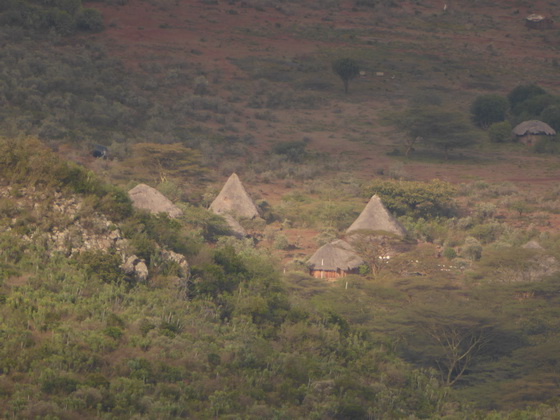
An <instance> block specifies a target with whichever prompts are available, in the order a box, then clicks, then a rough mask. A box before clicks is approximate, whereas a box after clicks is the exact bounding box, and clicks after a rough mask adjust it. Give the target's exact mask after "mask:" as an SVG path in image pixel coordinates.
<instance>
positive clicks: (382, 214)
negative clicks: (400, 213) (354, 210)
mask: <svg viewBox="0 0 560 420" xmlns="http://www.w3.org/2000/svg"><path fill="white" fill-rule="evenodd" d="M356 231H385V232H390V233H393V234H395V235H397V236H401V237H402V236H405V235H406V230H405V228H404V227H403V226H402V225H401V224H400V223H399V222H398V221H397V219H395V217H394V216H393V215H392V214H391V213H390V212H389V210H387V207H385V205H384V204H383V203H382V201H381V199H380V198H379V196H378V195H377V194H375V195H374V196H373V197H371V199H370V200H369V203H367V205H366V207H365V208H364V209H363V210H362V212H361V213H360V215H359V216H358V218H357V219H356V220H355V221H354V223H352V225H351V226H350V227H349V228H348V230H347V231H346V233H352V232H356Z"/></svg>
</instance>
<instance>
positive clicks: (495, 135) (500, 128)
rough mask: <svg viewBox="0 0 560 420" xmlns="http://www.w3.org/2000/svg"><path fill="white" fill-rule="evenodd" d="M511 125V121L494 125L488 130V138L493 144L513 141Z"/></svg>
mask: <svg viewBox="0 0 560 420" xmlns="http://www.w3.org/2000/svg"><path fill="white" fill-rule="evenodd" d="M511 130H512V127H511V124H510V123H509V121H502V122H497V123H494V124H492V125H491V126H490V128H488V138H489V139H490V141H491V142H493V143H505V142H508V141H511V140H512V139H513V136H512V134H511Z"/></svg>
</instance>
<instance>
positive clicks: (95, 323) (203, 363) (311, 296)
mask: <svg viewBox="0 0 560 420" xmlns="http://www.w3.org/2000/svg"><path fill="white" fill-rule="evenodd" d="M0 146H1V150H2V153H1V156H2V165H1V179H2V183H1V185H2V187H1V191H2V200H1V205H2V209H3V211H2V218H1V219H0V231H1V233H0V244H1V247H2V259H1V261H0V316H1V318H0V320H1V322H0V334H1V335H2V341H1V344H0V352H1V355H0V391H1V392H0V395H1V398H0V410H1V412H2V415H3V416H5V417H13V418H34V417H49V416H50V417H51V418H53V417H54V418H72V417H76V416H78V417H81V418H130V417H133V416H145V417H148V418H193V417H197V418H214V417H228V416H231V417H232V418H237V417H242V418H255V419H256V418H262V417H263V416H272V417H277V418H317V419H325V418H333V419H334V418H336V419H346V418H348V419H350V418H352V419H356V418H371V417H376V418H402V417H407V416H409V415H414V416H416V417H417V418H435V417H440V416H445V415H447V416H451V418H463V417H464V416H465V415H466V413H470V414H469V415H472V413H473V411H472V408H470V407H471V406H470V405H469V404H468V403H467V401H476V406H475V408H476V409H479V410H480V411H477V412H476V413H477V414H476V417H477V418H510V415H506V414H503V415H502V414H498V413H494V414H490V415H488V416H489V417H487V414H486V413H487V411H486V410H488V409H489V408H492V407H494V408H499V409H501V410H505V409H510V410H511V409H514V408H518V409H520V410H522V411H518V412H515V413H513V414H511V418H517V417H516V416H529V417H528V418H533V417H531V416H534V418H538V417H537V416H539V415H544V416H547V415H550V413H555V412H556V411H555V410H556V408H555V407H554V406H548V405H545V406H542V407H536V408H533V409H531V410H529V411H527V410H525V409H524V405H525V404H526V403H528V402H531V403H533V404H534V403H536V402H543V403H547V402H549V401H552V399H553V398H554V396H555V392H556V385H555V384H556V383H557V381H558V380H560V377H559V375H560V373H559V372H557V371H556V369H555V366H556V361H557V357H558V354H559V353H558V348H557V345H556V343H557V339H558V332H557V331H559V325H557V322H556V321H555V320H556V319H560V318H559V316H558V315H559V314H558V310H559V309H558V308H560V305H559V303H560V302H557V298H558V296H559V292H560V289H559V285H558V282H557V275H553V276H552V277H548V278H545V279H544V280H541V281H539V282H526V281H523V279H531V278H533V277H532V274H531V273H534V272H535V270H536V271H537V272H538V270H539V269H540V268H541V267H542V266H543V264H544V261H548V264H552V265H554V264H556V263H554V262H550V255H551V253H552V255H558V250H559V248H558V247H557V238H555V237H550V238H549V239H547V240H546V238H544V239H543V244H544V245H545V246H547V248H548V251H542V250H533V249H527V250H524V249H521V248H519V247H518V245H517V244H520V243H522V241H524V240H527V238H528V237H531V235H532V234H531V233H530V232H517V233H515V232H511V231H510V232H506V231H505V230H504V229H505V227H503V226H502V227H500V226H499V225H497V224H496V222H493V221H492V218H493V213H494V209H492V208H491V207H490V206H487V207H486V208H482V207H480V208H478V210H477V213H476V214H477V219H468V218H463V219H456V218H451V219H447V220H448V222H445V223H442V220H443V219H441V218H442V217H447V218H449V217H450V216H453V215H455V214H457V211H458V209H456V208H454V206H452V204H451V203H452V201H451V200H452V197H453V195H456V194H461V195H466V196H469V195H471V196H472V195H473V194H485V195H486V197H487V198H488V197H492V196H493V195H494V194H495V193H497V191H498V190H496V189H495V188H494V187H490V186H489V185H482V184H480V185H478V186H475V187H472V189H470V190H469V189H466V190H462V191H457V190H456V189H455V188H452V187H451V186H450V185H449V184H445V183H434V184H433V185H432V184H427V185H422V184H421V183H406V182H400V183H395V182H393V183H391V182H385V183H383V182H381V183H380V182H375V183H371V184H370V185H368V186H367V188H366V187H364V188H365V190H364V192H365V193H366V194H368V195H369V194H371V193H372V192H376V193H378V194H380V195H382V196H386V197H393V198H394V199H395V202H394V203H393V204H390V205H391V206H395V209H398V208H401V209H402V210H401V212H402V213H403V214H405V215H406V217H409V218H410V219H407V220H409V221H410V222H409V223H413V224H410V225H409V229H410V230H411V234H412V235H421V234H423V232H424V233H426V232H429V231H430V229H432V231H431V234H432V235H434V236H433V237H432V239H431V240H433V241H435V242H439V243H443V244H444V245H445V246H446V247H447V248H446V249H449V250H452V249H453V247H456V244H458V243H461V235H463V239H462V240H463V241H464V244H463V245H462V249H461V250H460V251H459V252H460V253H461V255H460V256H459V257H457V256H456V255H452V253H449V252H448V253H445V257H444V259H436V258H435V256H434V255H433V248H430V247H428V248H426V247H419V248H417V249H412V250H410V251H409V252H406V253H404V254H402V255H400V256H398V257H396V258H395V259H392V260H391V261H390V262H388V263H386V264H385V266H380V267H379V269H378V270H376V271H375V273H372V274H371V275H370V277H357V276H355V277H349V278H347V279H346V280H345V281H348V284H349V285H347V284H345V281H342V282H340V283H338V284H335V285H333V286H330V287H329V286H326V285H325V284H324V283H322V284H316V283H314V281H312V280H311V278H309V277H307V275H306V274H305V273H302V272H301V271H294V272H291V273H289V274H288V276H282V275H281V274H280V271H279V270H278V268H277V263H275V262H274V260H273V259H271V258H270V257H269V256H267V253H266V252H265V251H264V252H263V251H262V250H259V249H255V248H254V247H253V246H252V245H251V244H249V243H246V242H243V241H234V242H231V241H227V240H223V241H221V240H219V241H218V246H215V247H211V246H209V245H208V244H205V242H204V237H203V236H198V237H196V236H192V235H191V236H189V235H188V234H187V233H186V232H187V230H185V229H188V228H189V226H191V228H192V225H190V224H189V222H188V220H187V219H185V220H182V221H181V220H179V221H171V220H168V219H162V218H159V217H154V216H148V215H146V214H142V213H139V214H137V213H135V212H133V211H132V209H131V208H130V203H129V202H128V199H126V198H121V197H123V196H122V193H120V191H119V190H118V189H114V188H113V187H109V186H107V185H106V184H104V183H102V182H101V181H99V180H98V179H97V177H96V176H95V175H93V174H92V173H91V172H88V171H87V170H85V169H83V168H80V167H77V166H75V165H72V164H69V163H67V162H63V161H60V160H59V159H58V158H56V157H55V155H54V154H52V153H51V152H49V151H48V150H46V149H45V148H44V146H42V145H41V144H40V143H39V142H37V141H34V140H29V139H27V140H26V139H19V140H10V139H2V141H1V142H0ZM8 188H9V189H8ZM30 188H35V189H37V188H39V189H40V190H41V194H43V197H48V196H49V195H51V194H55V193H56V191H59V192H61V193H62V194H64V195H65V196H67V197H70V196H71V195H73V194H77V197H80V198H79V199H80V200H82V201H83V203H90V204H88V205H89V206H92V207H91V208H93V209H94V210H95V211H100V212H104V213H105V214H106V215H108V216H109V217H110V218H112V219H113V221H114V223H115V224H116V226H118V227H120V228H121V229H122V230H123V233H124V234H125V236H126V237H128V238H130V239H129V240H130V246H132V247H134V249H135V250H136V252H137V253H138V255H141V256H143V257H144V258H145V259H146V260H147V261H148V263H149V265H150V267H151V268H152V269H151V274H150V278H149V279H148V281H147V283H139V282H136V281H135V280H134V278H132V277H129V276H128V277H127V275H126V274H125V273H123V271H122V270H121V269H120V267H119V266H120V258H119V257H118V256H117V255H115V254H114V253H111V250H110V249H108V250H107V252H91V251H89V252H84V253H82V254H79V255H77V256H75V257H71V258H68V257H67V256H65V255H64V254H63V253H60V252H57V251H56V250H54V249H49V247H45V246H44V245H41V242H40V241H37V240H33V241H30V240H28V239H27V240H26V239H25V237H24V236H22V232H23V231H22V230H21V229H25V232H26V235H33V237H34V238H38V237H40V236H41V235H43V236H44V235H48V234H49V231H52V230H53V229H58V226H59V224H60V223H63V220H62V219H61V220H58V221H57V220H56V219H52V218H51V219H45V217H46V216H47V214H45V213H42V212H43V211H44V210H42V209H40V208H37V209H33V208H25V207H21V203H20V201H19V200H21V199H22V198H24V197H26V196H28V195H29V194H30V192H29V189H30ZM480 191H482V193H480ZM504 192H505V190H504V189H503V188H502V190H501V192H500V194H503V193H504ZM22 194H23V195H22ZM509 194H515V191H513V190H510V192H509ZM498 196H499V195H498ZM44 199H46V198H44ZM46 200H47V201H48V199H46ZM388 201H389V203H391V202H390V200H388ZM399 206H400V207H399ZM397 211H398V210H397ZM450 211H451V213H449V212H450ZM420 216H423V217H426V218H427V219H429V220H439V223H437V225H439V227H440V228H439V230H433V229H434V228H435V226H436V225H435V224H434V225H432V226H431V228H428V227H427V225H426V223H427V222H426V221H425V220H426V219H422V217H420ZM77 217H78V218H82V219H83V223H85V220H86V217H88V218H90V219H89V220H90V221H91V220H92V219H91V218H92V217H95V213H78V216H77ZM433 217H440V219H433ZM403 220H404V219H403ZM422 220H424V222H422ZM90 223H91V222H90ZM442 226H443V228H442ZM465 228H467V229H469V234H470V235H472V236H471V237H466V238H465V236H464V235H465V233H464V229H465ZM179 232H183V233H182V234H179V235H178V233H179ZM198 232H199V233H198V235H202V233H203V231H202V230H200V231H198ZM461 232H463V233H461ZM474 237H477V238H479V239H478V242H477V240H476V239H474ZM473 241H475V242H474V243H473ZM500 241H501V242H502V243H503V242H504V241H509V245H508V246H505V247H504V245H499V243H500ZM44 243H45V244H46V243H48V242H44ZM481 243H482V244H486V245H481ZM159 247H164V248H168V249H172V250H175V251H177V252H181V253H183V254H184V255H188V256H189V258H190V259H191V261H192V266H191V276H190V278H189V279H188V280H187V281H178V278H177V277H176V271H175V270H176V267H173V266H169V265H168V266H161V265H159V264H161V262H158V260H157V258H156V256H157V252H156V251H155V250H156V248H159ZM542 258H545V259H544V260H543V259H542ZM547 258H548V259H547ZM415 261H416V262H415ZM446 267H448V268H446ZM508 269H509V270H511V271H510V272H508V271H507V270H508ZM523 273H525V274H523ZM513 274H515V275H518V276H519V275H521V276H522V279H519V280H514V279H513V278H512V275H513ZM371 276H375V280H373V277H371ZM349 302H352V304H351V305H349V304H348V303H349ZM441 302H446V304H445V305H442V304H441ZM542 378H547V379H546V382H543V381H542ZM512 387H515V389H516V392H515V393H512V389H513V388H512ZM456 402H461V403H460V404H459V405H457V404H456ZM464 413H465V414H464ZM539 413H541V414H539ZM543 413H544V414H543Z"/></svg>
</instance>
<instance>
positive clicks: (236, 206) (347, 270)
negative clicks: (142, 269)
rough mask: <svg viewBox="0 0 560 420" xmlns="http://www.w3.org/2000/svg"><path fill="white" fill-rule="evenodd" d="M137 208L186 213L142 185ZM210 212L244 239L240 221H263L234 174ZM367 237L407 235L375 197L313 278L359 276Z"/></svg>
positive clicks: (326, 248) (328, 249) (329, 247)
mask: <svg viewBox="0 0 560 420" xmlns="http://www.w3.org/2000/svg"><path fill="white" fill-rule="evenodd" d="M128 194H129V196H130V198H131V200H132V202H133V205H134V206H135V207H136V208H139V209H143V210H147V211H149V212H151V213H155V214H157V213H165V214H167V215H169V217H178V216H179V215H180V214H181V213H182V212H181V210H180V209H179V208H178V207H177V206H175V205H174V204H173V203H172V202H171V201H170V200H169V199H167V198H166V197H165V196H164V195H163V194H161V193H160V192H159V191H157V190H156V189H155V188H152V187H150V186H148V185H145V184H139V185H137V186H136V187H134V188H133V189H131V190H130V191H129V192H128ZM209 210H210V211H212V212H213V213H215V214H218V215H220V216H222V217H223V218H224V219H225V221H226V222H227V224H228V226H229V227H230V230H231V231H232V233H233V235H234V236H236V237H238V238H242V237H246V236H247V232H246V231H245V229H244V228H243V227H242V226H241V224H240V223H239V220H240V219H254V218H257V217H259V210H258V208H257V206H256V205H255V203H254V202H253V200H252V199H251V197H250V196H249V194H248V193H247V191H246V190H245V187H244V186H243V184H242V183H241V181H240V179H239V177H238V176H237V175H236V174H235V173H234V174H232V175H231V176H230V177H229V179H228V180H227V182H226V183H225V185H224V187H223V188H222V190H221V191H220V193H219V194H218V196H217V197H216V198H215V200H214V201H213V202H212V204H211V205H210V207H209ZM364 235H365V236H368V237H382V236H383V235H389V236H391V237H393V238H404V237H405V235H406V231H405V229H404V227H403V226H402V225H401V224H400V223H399V222H398V221H397V220H396V219H395V217H394V216H393V215H392V214H391V213H390V212H389V211H388V210H387V208H386V207H385V206H384V205H383V203H382V202H381V199H380V198H379V197H378V196H377V195H374V196H373V197H372V198H371V199H370V200H369V202H368V203H367V205H366V206H365V208H364V209H363V211H362V212H361V214H360V215H359V216H358V218H357V219H356V220H355V221H354V223H352V225H351V226H350V227H349V228H348V229H347V231H346V234H345V240H342V239H336V240H334V241H332V242H330V243H328V244H326V245H323V246H322V247H320V248H319V249H318V250H317V251H316V252H315V253H314V254H313V255H312V256H311V258H309V261H308V267H309V272H310V274H311V275H312V276H313V277H316V278H325V279H333V278H339V277H345V276H346V275H347V274H352V273H357V272H358V271H359V268H360V266H362V265H364V264H366V262H365V261H364V259H363V258H362V257H361V256H360V254H359V253H358V252H357V251H356V249H355V245H356V244H357V242H358V241H359V240H362V239H363V238H364Z"/></svg>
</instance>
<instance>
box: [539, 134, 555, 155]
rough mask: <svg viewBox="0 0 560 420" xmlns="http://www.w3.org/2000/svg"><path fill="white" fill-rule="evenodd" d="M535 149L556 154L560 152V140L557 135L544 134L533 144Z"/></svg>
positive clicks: (543, 152)
mask: <svg viewBox="0 0 560 420" xmlns="http://www.w3.org/2000/svg"><path fill="white" fill-rule="evenodd" d="M533 151H534V152H535V153H542V154H550V155H556V154H558V153H560V142H559V141H558V139H556V137H553V138H551V137H549V136H542V137H541V138H540V139H538V140H537V142H536V143H535V144H534V145H533Z"/></svg>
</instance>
